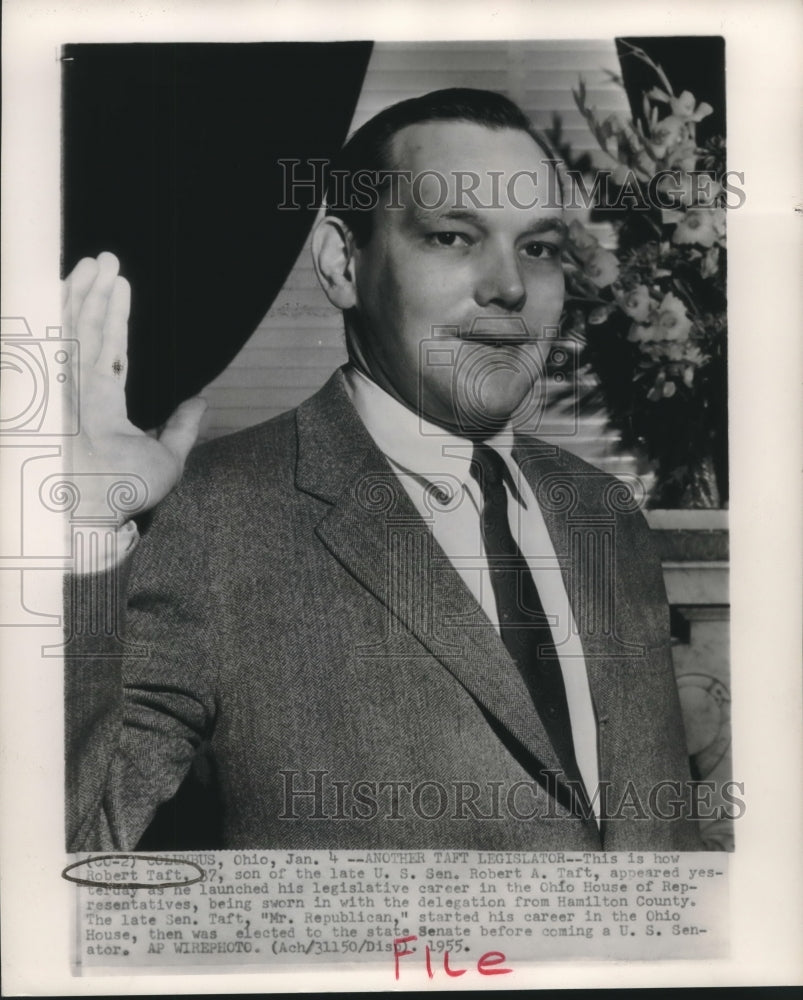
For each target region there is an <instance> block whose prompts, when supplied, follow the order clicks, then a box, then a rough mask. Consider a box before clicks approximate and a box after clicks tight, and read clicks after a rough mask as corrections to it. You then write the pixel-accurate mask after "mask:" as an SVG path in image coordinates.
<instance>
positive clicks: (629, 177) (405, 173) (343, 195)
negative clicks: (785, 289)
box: [278, 157, 747, 212]
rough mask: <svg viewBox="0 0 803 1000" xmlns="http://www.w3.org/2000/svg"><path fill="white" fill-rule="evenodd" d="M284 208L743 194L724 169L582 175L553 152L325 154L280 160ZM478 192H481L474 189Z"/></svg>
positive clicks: (632, 205)
mask: <svg viewBox="0 0 803 1000" xmlns="http://www.w3.org/2000/svg"><path fill="white" fill-rule="evenodd" d="M278 163H279V164H280V166H281V168H282V183H283V187H282V190H283V197H282V201H281V202H280V204H279V208H280V209H283V210H285V211H288V210H290V211H292V210H300V209H309V208H318V207H320V206H321V205H322V204H324V203H326V207H327V209H328V210H329V211H334V212H343V211H350V212H353V211H365V212H370V211H373V210H374V209H375V208H378V207H379V205H380V202H381V203H382V207H383V209H390V210H401V209H404V208H407V207H412V208H414V209H420V210H424V211H430V212H434V211H440V210H442V209H444V208H446V207H447V206H448V208H449V209H451V210H457V211H471V210H489V209H501V208H502V207H503V205H505V204H509V205H511V206H512V207H513V208H516V209H522V210H525V211H529V210H532V209H535V208H542V209H555V210H559V209H561V208H563V209H568V210H589V209H595V210H596V211H602V212H605V211H610V212H621V211H622V210H625V209H628V210H637V211H649V210H657V211H662V210H666V211H671V210H675V209H679V208H681V207H682V206H684V205H689V204H693V205H695V207H699V208H718V207H719V208H726V209H729V210H733V209H737V208H741V207H742V206H743V205H744V204H745V201H746V200H747V195H746V192H745V190H744V183H745V175H744V172H742V171H738V170H727V171H725V172H724V173H723V175H722V177H721V180H720V181H717V180H716V179H715V178H714V175H713V173H712V172H711V171H707V170H679V169H671V170H670V169H667V170H659V171H658V172H657V173H655V174H654V175H653V176H652V177H650V178H649V180H647V181H646V182H645V181H644V180H642V179H640V178H639V177H638V175H637V174H636V173H635V171H633V170H627V171H624V172H621V173H620V172H617V171H613V170H606V169H602V170H596V171H594V172H593V173H592V174H584V173H582V172H581V171H579V170H573V169H572V170H570V169H567V168H566V167H565V166H564V164H563V162H562V161H561V160H558V159H553V158H550V157H546V158H544V159H542V160H541V161H540V164H541V165H542V166H546V167H552V168H553V169H552V170H549V171H547V174H546V176H547V178H548V181H547V183H546V185H545V184H544V173H543V172H539V171H538V170H517V171H515V172H513V173H510V174H505V173H504V172H503V171H501V170H487V171H474V170H452V171H448V172H443V171H439V170H422V171H419V172H417V173H413V172H412V171H411V170H396V169H383V170H371V169H367V168H366V169H361V170H354V171H349V170H342V169H337V168H331V167H330V161H329V160H326V159H318V158H311V159H308V160H300V159H280V160H278ZM480 192H481V193H480Z"/></svg>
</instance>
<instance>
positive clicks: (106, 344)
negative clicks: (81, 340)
mask: <svg viewBox="0 0 803 1000" xmlns="http://www.w3.org/2000/svg"><path fill="white" fill-rule="evenodd" d="M130 308H131V286H130V285H129V283H128V282H127V281H126V279H125V278H121V277H120V276H119V275H118V276H117V277H116V278H115V279H114V283H113V285H112V290H111V293H110V295H109V305H108V308H107V310H106V316H105V319H104V321H103V339H102V343H101V348H100V354H98V358H97V361H96V362H95V368H96V369H97V370H98V371H100V372H103V373H104V374H105V375H113V376H114V377H115V378H120V379H122V380H123V382H124V381H125V369H126V358H127V356H128V314H129V311H130Z"/></svg>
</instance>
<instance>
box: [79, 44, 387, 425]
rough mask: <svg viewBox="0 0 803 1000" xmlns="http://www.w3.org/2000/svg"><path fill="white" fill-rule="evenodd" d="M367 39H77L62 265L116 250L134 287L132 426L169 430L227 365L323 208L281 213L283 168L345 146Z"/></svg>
mask: <svg viewBox="0 0 803 1000" xmlns="http://www.w3.org/2000/svg"><path fill="white" fill-rule="evenodd" d="M370 54H371V43H370V42H336V43H318V44H316V43H266V44H261V43H260V44H220V45H218V44H132V45H105V44H104V45H67V46H65V48H64V50H63V52H62V59H63V95H62V96H63V128H64V133H63V137H64V142H63V195H62V197H63V270H64V272H65V273H67V272H68V271H70V270H71V269H72V267H73V266H74V265H75V263H76V262H77V261H78V260H79V258H81V257H83V256H87V255H91V256H95V255H96V254H98V253H99V252H100V251H101V250H111V251H113V252H114V253H116V254H117V255H118V257H119V258H120V261H121V270H122V273H124V274H125V276H126V277H127V278H128V279H129V280H130V282H131V285H132V289H133V302H132V313H131V324H130V333H129V339H130V343H129V375H128V383H127V389H126V391H127V395H128V405H129V413H130V416H131V419H132V420H133V421H134V422H135V423H137V424H138V425H139V426H141V427H144V428H149V427H154V426H157V425H159V424H161V423H163V422H164V420H165V419H166V417H167V416H168V415H169V413H170V412H171V411H172V410H173V408H174V407H175V406H176V405H177V404H178V403H179V402H180V401H181V400H182V399H186V398H187V397H189V396H192V395H195V394H196V393H197V392H199V391H200V390H201V389H202V388H203V387H204V386H205V385H206V384H207V383H208V382H209V381H211V380H212V379H213V378H215V376H217V375H218V374H219V373H220V372H221V371H222V370H223V369H224V368H225V367H226V365H228V364H229V362H230V361H231V360H232V358H233V357H234V356H235V355H236V354H237V352H238V351H239V350H240V348H241V347H242V345H243V343H244V342H245V341H246V339H247V338H248V337H249V336H250V335H251V334H252V333H253V331H254V329H255V328H256V326H257V324H258V323H259V321H260V320H261V319H262V317H263V316H264V315H265V313H266V312H267V310H268V308H269V307H270V305H271V303H272V302H273V300H274V298H275V296H276V294H277V293H278V291H279V290H280V289H281V287H282V285H283V283H284V281H285V279H286V277H287V274H288V272H289V271H290V269H291V267H292V265H293V263H294V262H295V259H296V257H297V255H298V253H299V251H300V250H301V247H302V245H303V243H304V240H305V238H306V237H307V235H308V233H309V229H310V226H311V225H312V222H313V220H314V218H315V207H314V206H313V205H312V204H311V201H312V199H311V198H310V203H308V202H307V200H305V199H303V198H301V199H297V201H298V202H299V204H302V205H304V206H305V207H304V208H301V209H298V210H281V209H280V208H279V206H280V205H281V204H282V201H283V191H282V184H283V179H284V171H283V169H282V168H281V167H280V165H279V163H278V162H277V161H278V160H279V159H296V160H301V161H302V166H300V167H299V168H297V169H298V173H299V175H304V176H306V175H310V176H311V171H310V170H308V169H307V168H306V167H305V166H304V165H303V164H304V162H305V161H307V160H310V159H324V160H329V159H331V158H332V156H333V154H334V153H335V152H336V151H337V150H338V149H339V147H340V146H341V145H342V143H343V141H344V139H345V136H346V132H347V129H348V126H349V123H350V121H351V117H352V114H353V112H354V107H355V105H356V102H357V98H358V96H359V93H360V88H361V86H362V81H363V78H364V75H365V69H366V66H367V63H368V59H369V56H370Z"/></svg>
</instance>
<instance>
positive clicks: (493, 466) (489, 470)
mask: <svg viewBox="0 0 803 1000" xmlns="http://www.w3.org/2000/svg"><path fill="white" fill-rule="evenodd" d="M471 475H472V476H473V477H474V478H475V479H476V480H477V482H478V483H479V485H480V489H481V490H482V492H483V494H484V493H485V492H486V490H489V489H494V488H498V487H499V486H501V485H502V484H503V483H505V482H506V481H507V480H508V479H510V478H511V477H510V472H509V470H508V467H507V465H505V460H504V459H503V458H502V456H501V455H500V454H499V452H498V451H497V450H496V449H495V448H491V447H490V446H489V445H486V444H477V445H474V454H473V455H472V458H471Z"/></svg>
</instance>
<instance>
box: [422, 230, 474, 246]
mask: <svg viewBox="0 0 803 1000" xmlns="http://www.w3.org/2000/svg"><path fill="white" fill-rule="evenodd" d="M427 239H428V240H429V242H430V243H433V244H434V245H435V246H439V247H467V246H470V245H471V241H470V239H469V237H468V236H466V234H465V233H455V232H453V231H452V230H444V231H443V232H440V233H430V234H429V236H428V237H427Z"/></svg>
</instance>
